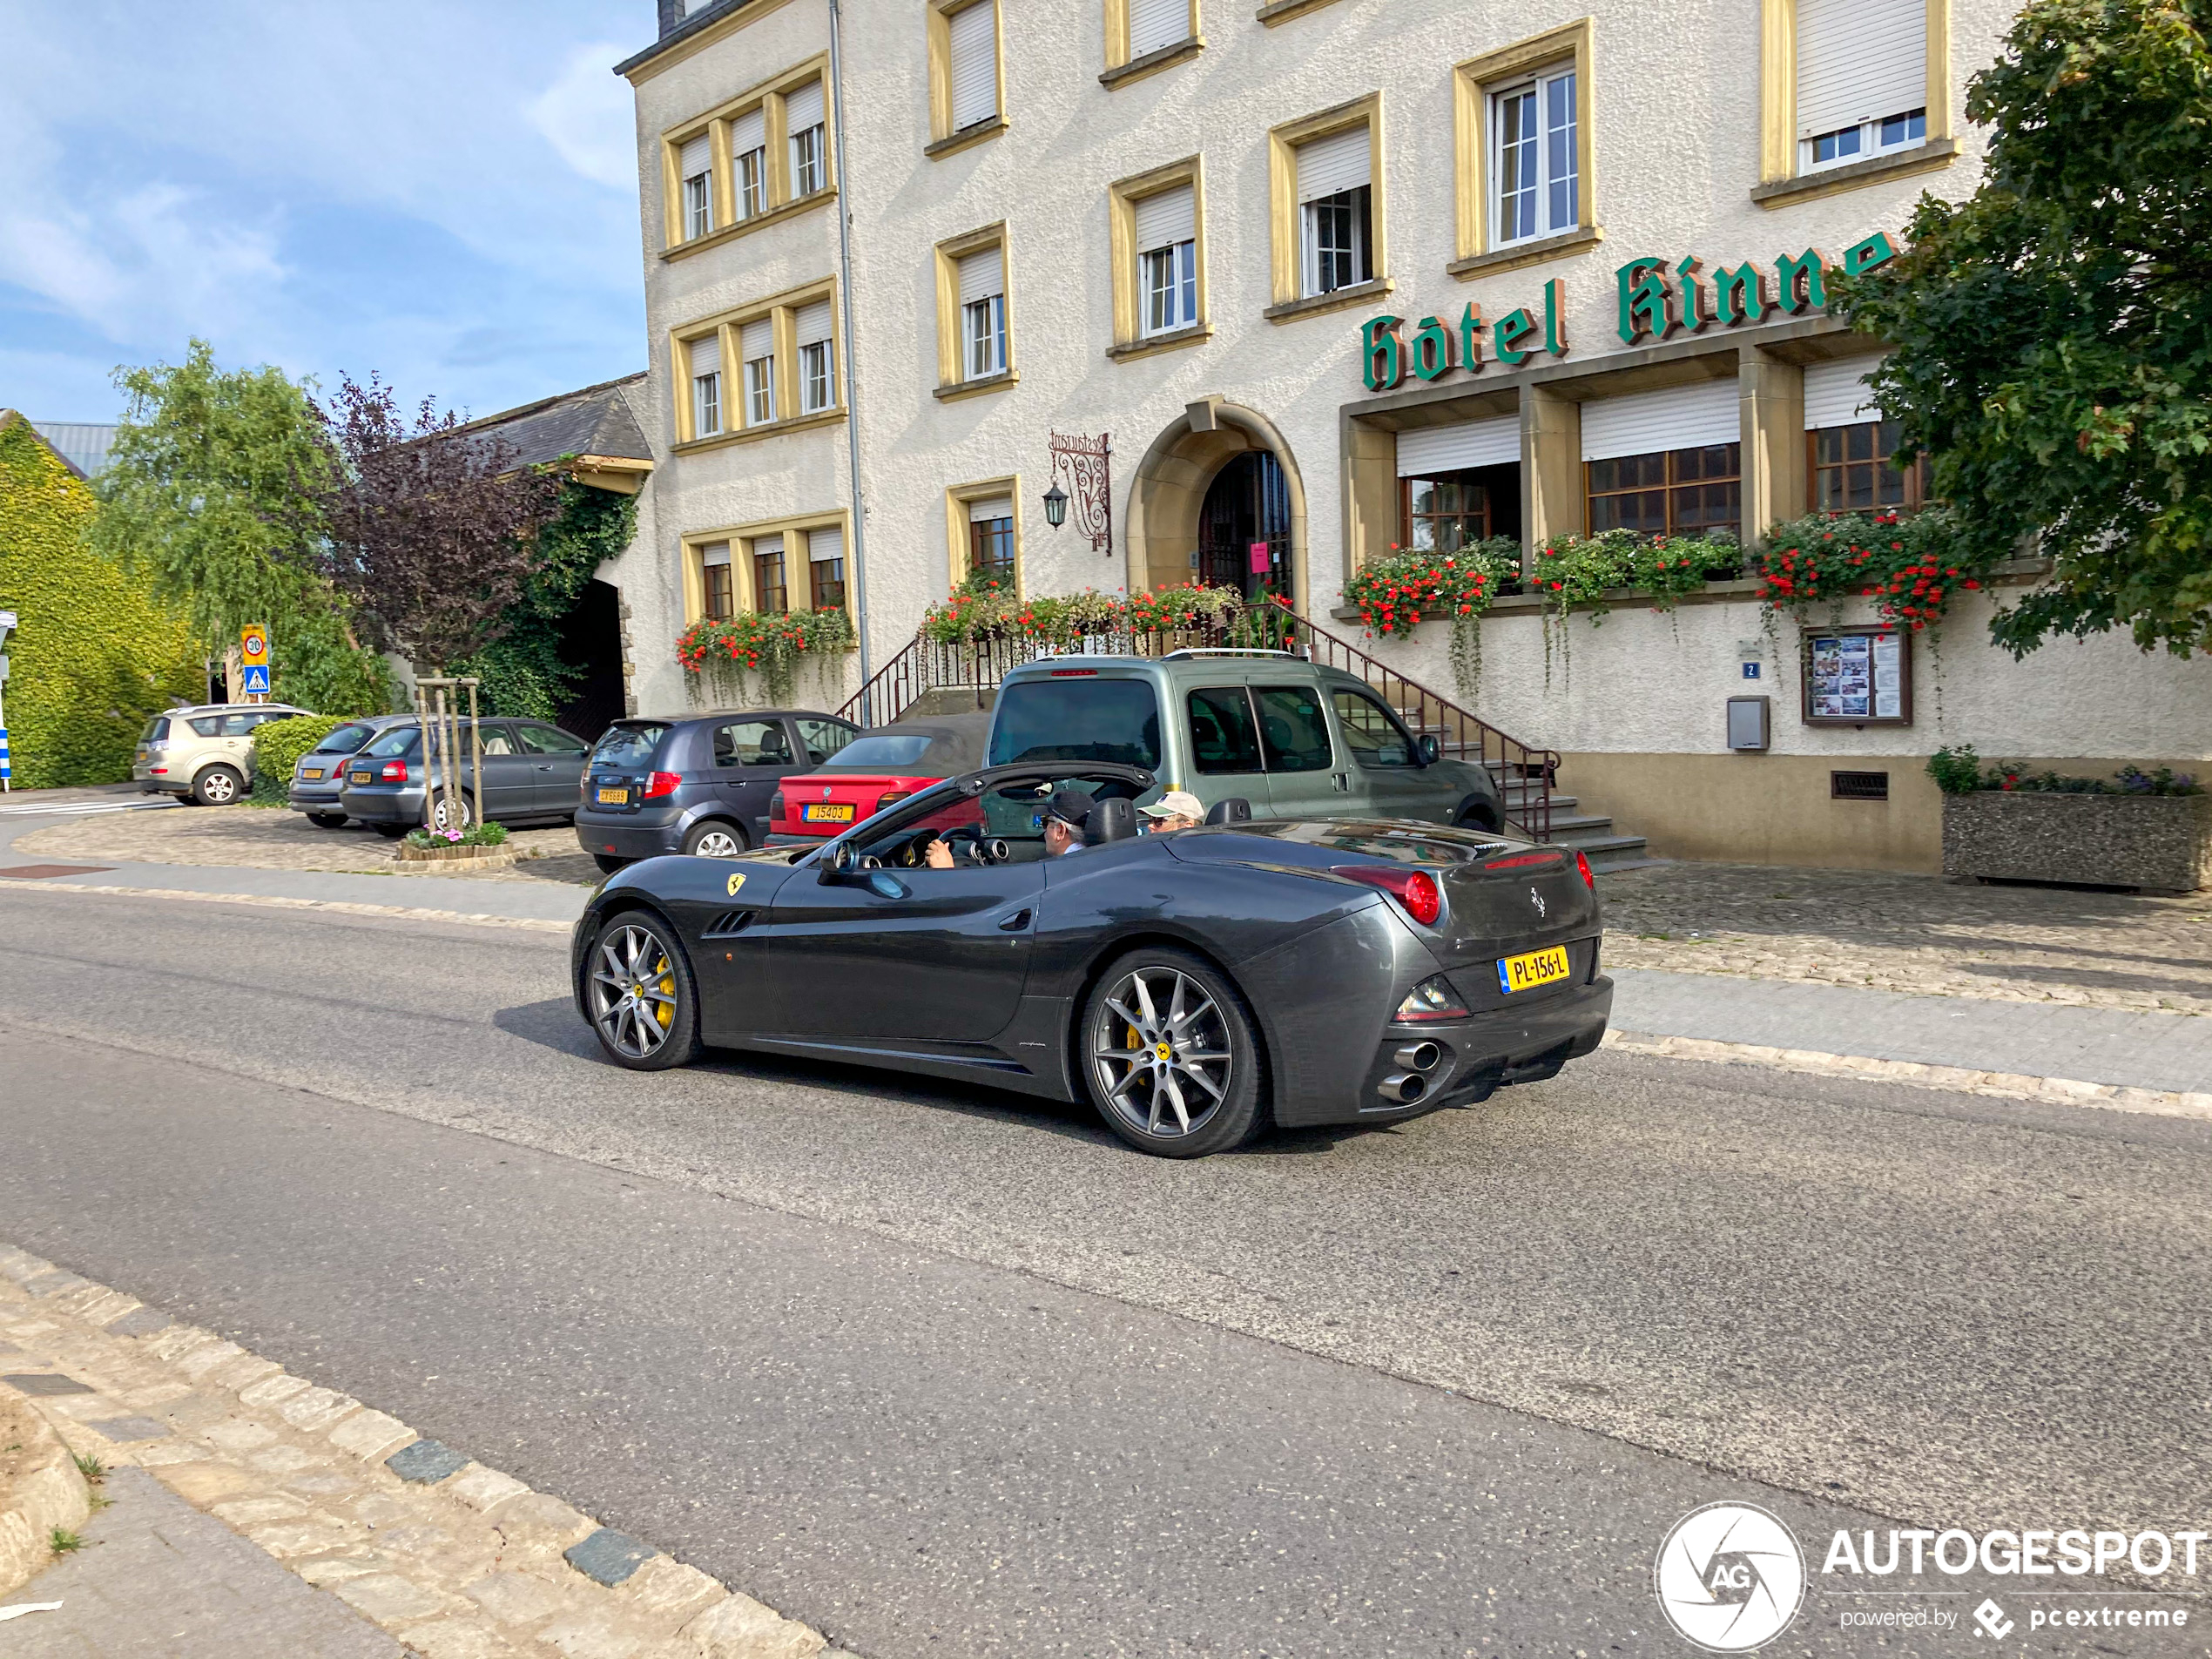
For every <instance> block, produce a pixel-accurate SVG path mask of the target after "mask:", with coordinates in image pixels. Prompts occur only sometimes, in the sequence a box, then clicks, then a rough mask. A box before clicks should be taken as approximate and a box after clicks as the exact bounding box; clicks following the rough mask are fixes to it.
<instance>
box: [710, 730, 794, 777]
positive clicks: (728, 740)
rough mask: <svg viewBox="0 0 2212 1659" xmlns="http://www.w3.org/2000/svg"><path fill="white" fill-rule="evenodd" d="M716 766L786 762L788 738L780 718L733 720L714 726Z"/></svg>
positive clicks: (774, 764)
mask: <svg viewBox="0 0 2212 1659" xmlns="http://www.w3.org/2000/svg"><path fill="white" fill-rule="evenodd" d="M714 764H715V765H718V766H788V765H791V764H792V761H791V739H790V738H787V737H786V736H785V735H784V723H783V722H782V721H781V720H732V721H731V722H730V723H729V724H728V725H718V726H716V727H715V728H714Z"/></svg>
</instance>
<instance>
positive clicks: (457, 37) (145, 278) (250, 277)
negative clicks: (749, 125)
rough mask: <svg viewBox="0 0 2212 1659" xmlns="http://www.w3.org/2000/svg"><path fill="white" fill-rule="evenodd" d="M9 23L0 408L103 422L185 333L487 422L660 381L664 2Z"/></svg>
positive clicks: (156, 6)
mask: <svg viewBox="0 0 2212 1659" xmlns="http://www.w3.org/2000/svg"><path fill="white" fill-rule="evenodd" d="M0 14H4V17H5V20H6V21H5V32H6V34H7V35H8V37H9V41H8V46H7V50H6V51H0V111H4V116H5V118H4V121H0V408H18V409H21V410H23V411H24V413H25V414H27V415H30V416H31V417H32V418H34V419H39V420H53V421H110V420H113V419H115V418H117V417H118V415H119V414H120V413H121V408H122V400H121V398H120V396H119V395H118V393H117V392H116V391H115V389H114V388H113V386H112V385H111V382H110V378H109V377H110V374H111V371H112V370H113V369H114V368H115V366H116V365H118V364H119V363H145V362H153V361H176V360H177V359H178V358H179V357H180V356H181V355H182V354H183V352H184V349H185V341H186V339H187V338H188V337H189V336H191V335H192V334H199V335H202V336H204V337H206V339H208V340H210V341H212V342H213V344H214V347H215V354H216V357H217V359H218V361H220V362H222V363H224V364H226V365H231V364H239V363H264V362H269V363H275V364H277V365H279V366H280V368H284V369H285V370H286V371H287V373H289V374H293V375H313V376H314V377H315V378H316V379H317V380H319V381H320V382H321V384H322V386H323V387H324V388H326V389H328V388H334V387H335V386H336V384H337V381H338V376H339V374H340V373H341V371H342V372H347V373H350V374H353V375H354V378H356V379H362V378H365V377H366V376H367V375H368V373H369V372H370V371H372V370H377V371H381V373H382V374H383V375H384V377H385V378H386V379H387V380H388V381H392V382H394V383H395V385H396V386H397V387H398V388H399V390H400V393H401V396H402V397H403V398H404V399H406V400H408V401H413V400H415V399H416V398H419V397H421V396H423V395H429V396H433V397H435V398H436V399H437V400H438V401H439V402H440V404H441V405H451V406H454V407H456V408H461V409H462V410H463V411H465V412H468V413H472V414H476V415H484V414H489V413H491V412H492V411H494V410H496V409H502V408H509V407H510V406H512V405H514V404H517V403H523V402H527V401H529V400H531V399H533V398H536V397H541V396H544V395H550V394H552V393H556V392H560V391H565V390H568V389H570V388H574V387H577V386H584V385H589V384H590V383H591V382H593V381H603V380H610V379H612V378H614V377H615V376H616V375H617V374H628V373H630V372H631V371H633V370H635V369H638V368H644V361H645V338H644V299H643V295H642V292H641V278H640V274H639V273H640V255H639V243H638V230H637V158H636V157H637V152H636V140H635V137H634V127H633V124H632V116H631V96H630V88H629V85H628V84H627V83H625V82H624V81H622V80H620V79H619V78H617V77H616V76H614V75H613V74H611V73H610V68H611V66H612V65H613V64H615V63H616V62H617V61H618V60H619V59H621V58H623V57H627V56H629V55H630V54H631V52H634V51H637V50H638V49H639V48H640V47H642V46H644V45H645V44H648V43H649V42H650V40H651V37H652V32H653V5H652V0H600V3H585V0H528V3H523V0H374V3H353V4H338V3H331V0H303V3H290V4H283V5H271V4H269V3H267V0H260V3H254V4H250V5H249V4H246V3H240V0H192V4H190V5H181V6H180V5H172V4H164V3H155V0H0Z"/></svg>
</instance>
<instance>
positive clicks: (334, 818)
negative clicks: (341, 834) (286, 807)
mask: <svg viewBox="0 0 2212 1659" xmlns="http://www.w3.org/2000/svg"><path fill="white" fill-rule="evenodd" d="M307 822H309V823H310V824H313V825H314V826H315V827H316V828H317V829H343V828H345V827H346V814H345V813H308V814H307Z"/></svg>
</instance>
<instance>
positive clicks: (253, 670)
mask: <svg viewBox="0 0 2212 1659" xmlns="http://www.w3.org/2000/svg"><path fill="white" fill-rule="evenodd" d="M243 672H244V674H245V676H246V681H245V688H244V689H245V691H246V696H248V697H266V696H267V695H268V694H269V670H268V665H267V664H266V663H248V664H246V667H245V669H244V670H243Z"/></svg>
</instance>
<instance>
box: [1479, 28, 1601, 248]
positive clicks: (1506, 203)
mask: <svg viewBox="0 0 2212 1659" xmlns="http://www.w3.org/2000/svg"><path fill="white" fill-rule="evenodd" d="M1490 108H1491V118H1492V126H1493V138H1492V145H1491V151H1490V154H1491V157H1492V162H1491V167H1492V178H1493V200H1494V203H1495V208H1496V219H1495V223H1494V230H1493V235H1494V242H1493V244H1492V245H1493V246H1498V247H1503V246H1507V245H1509V244H1511V243H1514V242H1525V241H1529V240H1532V239H1534V238H1536V237H1539V236H1556V235H1558V234H1559V233H1561V232H1563V231H1571V230H1573V229H1575V227H1576V226H1579V225H1580V224H1581V217H1582V206H1581V165H1580V157H1581V148H1580V145H1579V143H1578V142H1577V134H1576V126H1577V120H1578V118H1577V115H1576V111H1575V71H1573V70H1572V69H1568V70H1563V71H1559V72H1557V73H1554V74H1548V75H1539V76H1537V77H1535V78H1534V79H1531V80H1527V81H1523V82H1521V83H1520V84H1517V85H1514V86H1509V87H1506V88H1504V89H1502V90H1500V91H1494V92H1493V93H1492V94H1491V95H1490Z"/></svg>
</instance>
